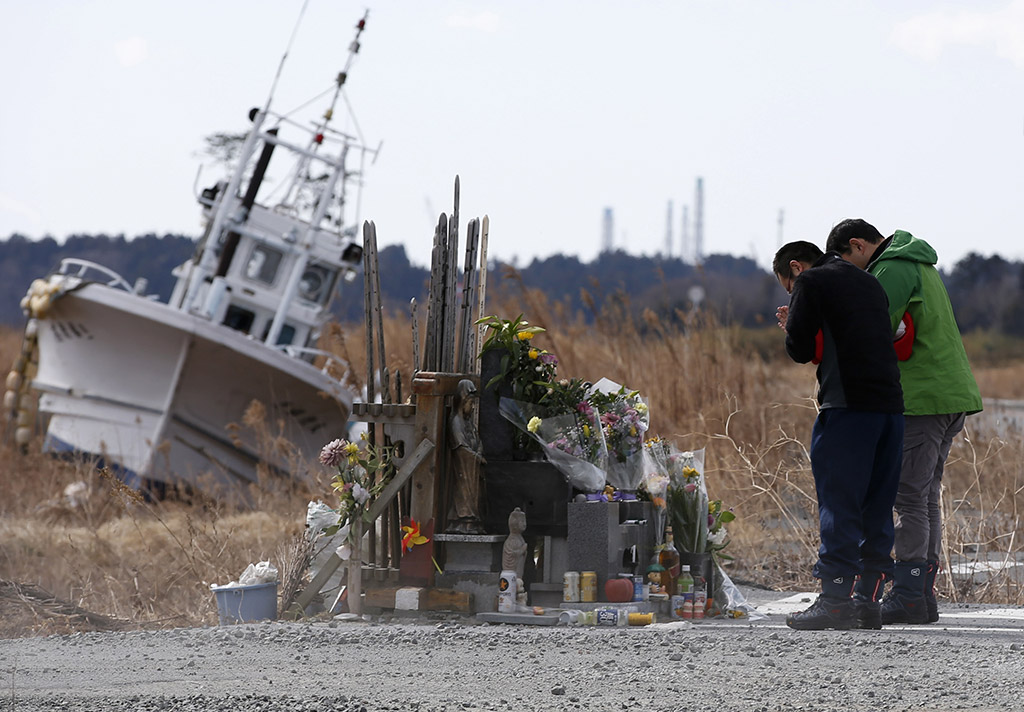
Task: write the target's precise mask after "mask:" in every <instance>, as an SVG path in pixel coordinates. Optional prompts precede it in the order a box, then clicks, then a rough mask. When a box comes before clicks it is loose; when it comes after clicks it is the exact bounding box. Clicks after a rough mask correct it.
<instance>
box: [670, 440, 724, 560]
mask: <svg viewBox="0 0 1024 712" xmlns="http://www.w3.org/2000/svg"><path fill="white" fill-rule="evenodd" d="M666 462H667V465H668V470H669V485H668V510H669V517H670V518H671V521H672V533H673V536H674V538H675V543H676V547H677V548H678V549H679V550H680V551H688V552H690V553H694V554H703V553H716V554H717V555H718V556H720V557H721V558H727V559H728V558H732V557H730V556H729V555H728V554H722V553H721V551H722V549H724V548H725V547H726V546H728V545H729V539H728V532H727V531H726V529H725V525H726V524H728V523H729V522H731V521H732V520H734V519H735V518H736V515H735V514H734V513H733V512H732V510H729V509H725V508H724V506H723V505H722V500H720V499H716V500H709V499H708V490H707V486H706V484H705V481H704V451H703V450H696V451H692V452H691V451H686V452H678V451H673V452H671V453H670V454H669V456H668V458H667V461H666Z"/></svg>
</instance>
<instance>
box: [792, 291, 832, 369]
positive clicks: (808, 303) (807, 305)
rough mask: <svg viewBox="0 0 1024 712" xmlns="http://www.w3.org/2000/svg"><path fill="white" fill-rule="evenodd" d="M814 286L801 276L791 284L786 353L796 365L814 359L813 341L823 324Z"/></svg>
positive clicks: (819, 303)
mask: <svg viewBox="0 0 1024 712" xmlns="http://www.w3.org/2000/svg"><path fill="white" fill-rule="evenodd" d="M813 291H814V285H813V284H812V283H811V280H809V279H806V278H805V274H801V275H800V276H798V277H797V278H796V280H795V281H794V283H793V294H792V296H791V297H790V299H789V316H788V317H787V319H786V353H788V354H789V357H790V358H791V359H793V360H794V361H796V362H797V363H807V362H808V361H810V360H811V359H813V358H814V339H815V336H816V335H817V334H818V331H819V330H820V329H821V327H822V324H824V319H823V317H822V312H821V300H820V299H816V298H815V297H814V295H813Z"/></svg>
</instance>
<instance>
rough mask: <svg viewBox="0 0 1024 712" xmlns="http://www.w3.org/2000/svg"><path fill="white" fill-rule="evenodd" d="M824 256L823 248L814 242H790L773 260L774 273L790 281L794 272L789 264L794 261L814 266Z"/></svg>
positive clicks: (781, 248)
mask: <svg viewBox="0 0 1024 712" xmlns="http://www.w3.org/2000/svg"><path fill="white" fill-rule="evenodd" d="M823 254H825V253H824V252H822V251H821V248H820V247H818V246H817V245H815V244H814V243H813V242H807V241H806V240H797V241H796V242H789V243H786V244H785V245H783V246H782V247H780V248H779V251H778V252H776V253H775V259H774V260H772V271H773V272H775V274H777V275H779V276H780V277H782V278H783V279H789V278H790V277H792V276H793V270H791V269H790V268H789V263H790V262H791V261H792V260H796V261H797V262H806V263H807V264H811V265H813V264H814V263H815V262H817V261H818V260H820V259H821V256H822V255H823Z"/></svg>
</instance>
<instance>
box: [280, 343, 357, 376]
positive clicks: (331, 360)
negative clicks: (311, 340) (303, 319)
mask: <svg viewBox="0 0 1024 712" xmlns="http://www.w3.org/2000/svg"><path fill="white" fill-rule="evenodd" d="M277 348H278V349H280V350H281V351H284V352H285V353H286V354H288V355H289V356H291V357H292V358H300V359H303V360H304V361H308V362H309V363H313V362H314V361H316V359H317V358H318V357H319V358H323V360H324V364H323V366H321V368H320V371H321V373H325V374H327V375H328V376H330V375H331V370H332V369H331V367H332V366H333V367H335V368H336V369H339V370H340V371H341V373H345V374H347V373H348V370H349V368H348V363H347V362H345V361H343V360H341V359H340V358H338V357H337V356H335V355H334V354H332V353H330V352H329V351H323V350H322V349H312V348H309V347H306V346H293V345H291V344H280V345H278V346H277ZM336 372H337V371H336Z"/></svg>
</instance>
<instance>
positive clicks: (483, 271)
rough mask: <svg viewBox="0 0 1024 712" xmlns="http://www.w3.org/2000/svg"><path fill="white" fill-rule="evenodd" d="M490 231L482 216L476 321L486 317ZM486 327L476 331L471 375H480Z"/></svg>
mask: <svg viewBox="0 0 1024 712" xmlns="http://www.w3.org/2000/svg"><path fill="white" fill-rule="evenodd" d="M490 231H491V219H490V218H489V217H488V216H486V215H484V219H483V222H482V223H481V226H480V249H479V252H480V285H479V292H478V293H477V295H476V298H477V302H478V303H479V308H478V309H477V320H480V319H483V318H484V317H485V316H487V236H488V234H489V233H490ZM486 331H487V326H486V325H484V324H480V325H479V326H477V330H476V349H475V352H474V354H473V373H480V363H479V357H480V349H481V348H483V345H484V336H485V335H486Z"/></svg>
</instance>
